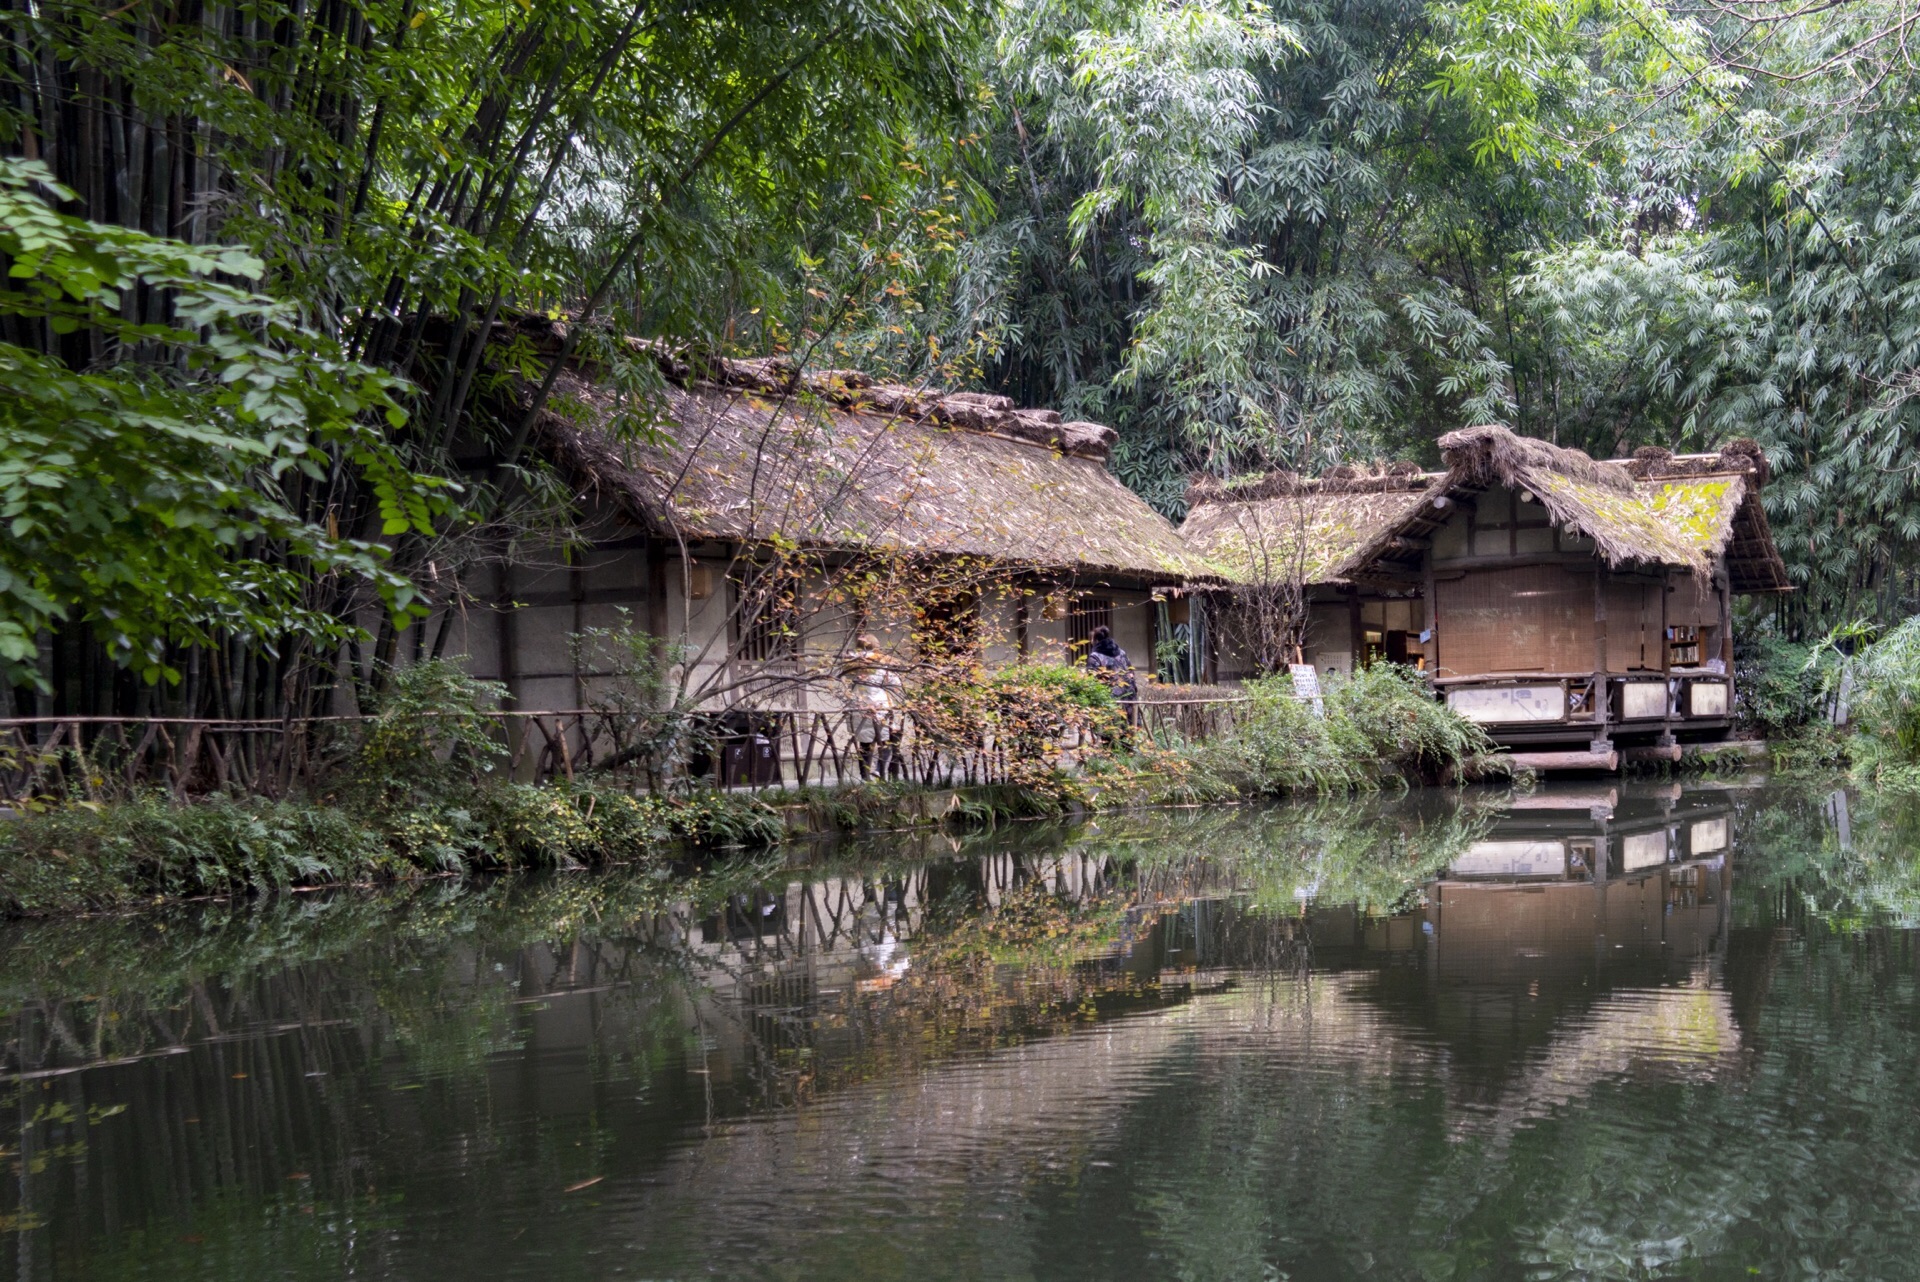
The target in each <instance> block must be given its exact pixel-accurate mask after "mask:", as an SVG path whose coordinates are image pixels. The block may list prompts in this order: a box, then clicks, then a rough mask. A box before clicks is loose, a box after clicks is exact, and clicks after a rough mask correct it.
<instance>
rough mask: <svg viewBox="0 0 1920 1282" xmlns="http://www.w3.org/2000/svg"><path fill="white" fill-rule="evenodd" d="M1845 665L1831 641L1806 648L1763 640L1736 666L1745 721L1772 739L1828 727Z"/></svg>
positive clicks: (1770, 638)
mask: <svg viewBox="0 0 1920 1282" xmlns="http://www.w3.org/2000/svg"><path fill="white" fill-rule="evenodd" d="M1840 662H1841V656H1840V653H1839V651H1838V650H1836V649H1835V648H1834V646H1833V645H1832V644H1831V639H1829V640H1828V641H1822V642H1819V643H1817V644H1804V643H1801V642H1796V641H1787V640H1784V639H1782V638H1780V637H1773V636H1763V637H1760V638H1759V639H1758V640H1756V641H1755V642H1754V644H1753V645H1752V646H1751V647H1750V648H1749V649H1748V651H1747V652H1746V654H1744V655H1743V656H1742V657H1741V659H1740V661H1739V662H1738V664H1737V665H1736V668H1737V671H1736V676H1737V677H1738V680H1736V681H1735V682H1734V688H1735V690H1736V691H1737V692H1738V696H1739V700H1740V706H1739V707H1738V709H1736V711H1737V713H1738V715H1739V717H1740V719H1741V720H1742V721H1743V722H1745V723H1746V724H1747V725H1748V726H1749V727H1750V728H1751V729H1752V730H1754V731H1756V732H1758V733H1759V734H1762V735H1764V736H1766V737H1767V738H1769V739H1780V738H1786V737H1788V736H1791V735H1796V734H1800V733H1802V732H1803V731H1805V730H1806V729H1807V728H1809V727H1811V726H1815V725H1818V724H1821V723H1823V722H1824V721H1825V720H1826V717H1827V706H1828V701H1829V699H1830V698H1831V692H1832V689H1833V685H1834V683H1835V681H1836V680H1837V678H1838V675H1839V672H1838V669H1839V665H1840Z"/></svg>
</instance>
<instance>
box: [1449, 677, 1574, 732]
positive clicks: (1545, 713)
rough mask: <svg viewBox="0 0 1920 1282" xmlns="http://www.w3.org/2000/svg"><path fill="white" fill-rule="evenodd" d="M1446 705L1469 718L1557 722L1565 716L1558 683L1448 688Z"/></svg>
mask: <svg viewBox="0 0 1920 1282" xmlns="http://www.w3.org/2000/svg"><path fill="white" fill-rule="evenodd" d="M1447 706H1448V707H1449V708H1452V709H1453V710H1454V711H1455V712H1457V713H1459V714H1460V715H1461V716H1463V717H1465V718H1466V719H1467V720H1469V721H1478V722H1482V723H1489V722H1498V721H1558V720H1560V719H1561V718H1562V717H1563V716H1565V715H1566V711H1567V710H1566V696H1565V695H1563V694H1562V693H1561V691H1560V687H1559V686H1557V685H1556V686H1477V687H1468V688H1467V689H1464V690H1449V691H1448V692H1447Z"/></svg>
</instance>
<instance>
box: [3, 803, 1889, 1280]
mask: <svg viewBox="0 0 1920 1282" xmlns="http://www.w3.org/2000/svg"><path fill="white" fill-rule="evenodd" d="M1916 834H1920V808H1916V807H1915V806H1914V805H1913V804H1912V803H1906V804H1901V803H1896V802H1892V801H1885V800H1882V801H1878V802H1873V801H1868V800H1864V799H1862V798H1860V797H1852V798H1849V797H1847V796H1846V795H1845V794H1842V793H1837V792H1827V791H1824V790H1818V789H1805V788H1797V787H1790V786H1785V785H1776V784H1771V783H1769V784H1763V785H1758V786H1748V787H1723V786H1715V787H1693V786H1689V787H1687V788H1686V789H1685V790H1682V789H1681V788H1680V787H1679V786H1677V785H1670V786H1644V785H1636V786H1629V787H1622V788H1618V789H1615V788H1603V787H1599V786H1590V787H1586V788H1584V789H1570V788H1554V789H1546V790H1542V791H1540V792H1537V793H1535V794H1533V795H1531V796H1528V797H1521V798H1517V799H1516V798H1512V797H1508V796H1506V795H1505V794H1486V793H1472V792H1470V793H1466V794H1423V795H1420V796H1416V797H1414V798H1410V799H1407V800H1405V801H1382V802H1342V803H1340V804H1338V805H1325V806H1320V807H1292V808H1275V809H1270V810H1234V811H1188V812H1175V813H1165V814H1156V815H1148V816H1137V817H1123V818H1117V819H1103V820H1102V821H1101V822H1099V823H1098V824H1096V825H1089V826H1081V827H1077V828H1076V827H1051V826H1043V825H1018V826H1016V827H1015V828H1014V829H1013V830H1011V831H1001V832H998V833H992V834H983V835H977V836H972V837H967V838H964V839H957V838H949V837H946V836H944V835H939V836H926V835H922V836H918V837H911V838H901V839H899V840H897V841H894V842H892V843H891V844H887V843H880V844H876V845H870V846H868V847H864V848H860V849H843V850H839V851H832V852H813V853H812V854H811V855H810V856H809V859H810V861H811V862H810V863H809V864H808V866H806V867H804V868H799V869H797V870H796V868H794V867H793V866H791V865H790V866H788V867H785V868H782V867H780V866H779V865H778V864H775V863H768V864H765V865H762V866H759V867H757V868H749V869H745V870H740V871H736V872H731V873H728V874H725V875H724V876H721V875H716V876H715V877H713V878H711V879H710V880H709V881H708V882H707V884H706V885H704V886H703V887H702V888H700V889H699V890H698V891H697V892H695V893H693V895H692V897H691V898H686V897H684V896H686V895H687V894H688V892H687V891H686V890H685V889H684V888H683V887H676V886H671V885H668V884H667V883H665V882H663V881H660V880H656V879H654V878H650V877H625V876H619V875H608V876H586V875H575V876H571V877H564V878H556V879H551V880H546V881H541V882H524V881H523V882H512V883H506V882H502V883H493V884H488V885H484V886H467V887H457V886H453V885H448V884H434V885H430V886H426V887H422V888H416V889H413V890H410V891H407V892H403V893H387V894H378V895H374V894H338V895H330V896H301V897H297V898H296V899H295V900H293V901H291V902H284V903H279V904H273V905H244V906H214V907H211V908H201V909H197V910H195V911H192V912H184V911H177V912H171V913H167V914H162V915H155V916H151V917H141V918H134V919H126V918H121V919H110V920H98V921H86V922H64V923H43V924H33V925H23V926H16V927H12V928H9V929H7V930H6V931H5V932H4V934H3V935H0V1000H3V1001H4V1004H5V1009H6V1020H7V1024H6V1027H7V1029H8V1033H7V1042H6V1047H5V1063H4V1065H0V1070H3V1071H4V1074H5V1078H6V1080H5V1085H4V1090H5V1093H6V1094H5V1097H4V1099H0V1115H3V1116H4V1118H5V1120H4V1121H3V1122H0V1132H4V1133H3V1134H0V1143H4V1145H5V1157H6V1164H5V1167H4V1169H0V1189H3V1190H4V1191H3V1192H0V1217H3V1218H0V1230H4V1231H3V1232H0V1259H4V1260H5V1261H6V1263H5V1264H4V1265H0V1274H4V1273H5V1272H7V1271H9V1270H11V1271H12V1273H13V1275H14V1276H16V1277H19V1278H22V1279H26V1278H34V1279H40V1278H92V1279H109V1278H112V1279H119V1278H147V1279H186V1278H192V1279H207V1280H211V1282H241V1280H243V1279H244V1280H247V1282H253V1280H255V1279H281V1278H284V1279H321V1278H327V1279H333V1278H345V1277H350V1276H351V1277H356V1278H370V1279H409V1280H415V1279H417V1280H420V1282H438V1280H441V1279H448V1280H451V1279H482V1278H485V1279H496V1278H497V1279H521V1278H525V1279H542V1280H543V1282H568V1280H572V1279H615V1278H653V1279H666V1278H696V1277H723V1278H754V1279H789V1278H792V1279H883V1278H885V1279H894V1278H900V1279H911V1280H912V1282H934V1280H936V1279H947V1278H1011V1279H1024V1278H1034V1279H1114V1278H1167V1279H1269V1278H1346V1277H1369V1278H1420V1279H1440V1278H1530V1279H1546V1278H1562V1277H1566V1278H1573V1277H1604V1278H1642V1277H1686V1278H1747V1277H1752V1276H1763V1277H1769V1278H1782V1277H1815V1276H1819V1277H1844V1278H1912V1277H1920V1107H1917V1106H1920V990H1917V988H1916V973H1917V965H1916V961H1917V956H1916V949H1915V927H1916V924H1917V923H1920V862H1917V859H1916V841H1917V837H1916Z"/></svg>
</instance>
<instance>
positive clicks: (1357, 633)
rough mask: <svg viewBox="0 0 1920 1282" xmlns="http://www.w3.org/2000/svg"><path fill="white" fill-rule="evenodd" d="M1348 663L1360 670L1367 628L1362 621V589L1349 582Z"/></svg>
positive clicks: (1356, 670) (1354, 669) (1364, 650)
mask: <svg viewBox="0 0 1920 1282" xmlns="http://www.w3.org/2000/svg"><path fill="white" fill-rule="evenodd" d="M1346 591H1347V655H1348V659H1347V663H1348V666H1349V667H1351V668H1352V670H1353V671H1355V672H1358V671H1360V656H1361V655H1362V654H1364V653H1365V652H1366V644H1367V635H1366V634H1367V630H1366V628H1365V627H1364V626H1363V625H1362V624H1361V622H1360V589H1359V588H1356V587H1354V586H1353V584H1351V583H1349V584H1347V588H1346Z"/></svg>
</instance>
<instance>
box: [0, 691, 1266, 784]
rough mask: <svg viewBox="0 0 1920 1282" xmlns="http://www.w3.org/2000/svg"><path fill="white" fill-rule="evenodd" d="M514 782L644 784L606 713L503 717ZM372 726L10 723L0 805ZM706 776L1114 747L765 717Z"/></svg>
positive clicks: (309, 752)
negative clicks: (605, 780) (613, 781)
mask: <svg viewBox="0 0 1920 1282" xmlns="http://www.w3.org/2000/svg"><path fill="white" fill-rule="evenodd" d="M1245 706H1246V703H1245V701H1244V700H1238V699H1192V700H1174V701H1164V702H1146V703H1141V704H1140V705H1138V708H1137V712H1136V722H1137V724H1136V727H1135V729H1134V731H1133V734H1134V735H1135V736H1137V737H1140V738H1145V739H1150V740H1151V741H1153V742H1155V743H1159V744H1166V743H1170V742H1173V741H1175V740H1177V739H1179V740H1188V741H1197V740H1203V739H1207V738H1210V737H1212V736H1214V735H1217V734H1220V733H1222V732H1223V731H1225V730H1227V729H1229V728H1230V727H1231V726H1232V725H1233V724H1234V723H1235V722H1236V721H1237V720H1238V719H1239V717H1240V715H1241V713H1242V711H1243V709H1244V708H1245ZM489 715H490V717H491V718H492V719H493V720H494V721H496V722H497V723H498V724H499V727H500V737H501V739H502V741H503V744H504V746H505V750H506V773H507V774H508V775H509V776H510V777H511V778H514V779H519V780H522V781H527V782H544V781H550V780H558V779H569V780H570V779H577V778H582V777H607V778H616V779H620V780H622V781H625V782H638V781H640V780H642V779H643V778H644V772H643V770H642V768H641V766H640V764H639V763H638V761H637V758H636V756H635V754H634V753H633V752H631V751H630V750H628V747H627V745H628V744H629V743H630V742H631V740H632V738H633V727H632V725H630V724H629V723H627V722H625V721H623V719H622V718H621V717H620V716H619V715H618V714H614V713H607V712H601V711H596V710H578V709H576V710H570V711H557V712H498V713H492V714H489ZM361 724H363V723H362V721H361V719H360V718H353V717H315V718H308V719H300V720H292V719H289V720H282V721H215V720H191V719H184V718H169V717H40V718H32V717H29V718H22V719H17V720H8V721H0V802H19V801H23V800H26V799H29V798H32V797H39V796H54V797H66V798H73V799H83V800H98V799H101V798H104V797H110V796H116V795H123V794H125V793H127V792H129V791H133V790H135V789H139V788H163V789H165V790H167V791H168V792H171V793H172V794H173V795H175V796H177V797H182V798H184V797H188V796H195V795H202V794H206V793H214V792H232V793H251V794H256V795H260V796H267V797H278V796H284V795H286V794H287V793H288V792H290V791H293V790H296V789H306V788H311V787H313V786H315V785H317V784H319V783H320V782H322V781H323V780H324V779H325V777H326V776H327V774H328V772H329V771H330V770H331V769H334V768H336V767H337V766H339V765H340V764H341V763H343V762H344V761H345V760H346V758H347V756H348V754H349V751H350V749H351V747H352V744H353V743H354V742H355V740H356V739H357V736H358V731H359V728H360V726H361ZM706 739H707V741H708V742H707V749H706V750H703V751H702V752H700V753H698V754H696V760H695V763H694V767H693V770H694V773H695V775H696V777H697V778H699V779H701V780H703V781H704V782H706V783H709V784H714V785H718V786H721V787H728V788H766V787H832V786H835V785H838V784H844V783H852V782H856V781H858V780H862V779H874V778H885V779H900V780H906V781H911V782H914V783H920V784H925V785H930V786H939V787H960V786H966V785H973V784H987V783H999V782H1004V781H1005V780H1006V779H1008V778H1009V777H1010V776H1011V775H1012V774H1013V773H1014V772H1016V771H1017V769H1018V767H1019V766H1020V765H1021V764H1022V762H1023V761H1026V762H1031V761H1032V760H1033V759H1034V753H1035V752H1036V751H1038V752H1039V753H1040V754H1041V755H1042V757H1043V758H1051V759H1054V760H1057V761H1058V763H1059V764H1061V765H1063V766H1066V767H1068V768H1071V767H1072V766H1073V765H1075V764H1076V763H1077V762H1078V761H1079V760H1081V759H1083V758H1084V757H1085V756H1086V755H1087V754H1088V753H1089V752H1091V751H1095V750H1098V749H1100V748H1101V747H1102V746H1103V745H1102V744H1100V743H1099V742H1098V741H1096V740H1095V739H1093V738H1092V737H1090V736H1087V735H1085V734H1075V733H1073V732H1071V731H1069V732H1067V733H1065V734H1063V735H1062V736H1060V737H1059V738H1058V739H1057V740H1055V741H1053V742H1051V743H1048V744H1044V745H1040V746H1039V747H1038V748H1036V746H1035V745H1033V744H1031V743H1024V744H1022V745H1020V746H1019V748H1018V753H1019V756H1017V757H1016V755H1015V754H1016V749H1015V747H1014V745H1011V744H1009V743H1006V742H1002V741H998V740H996V738H995V737H994V736H993V735H992V734H991V733H988V734H985V735H983V736H980V737H978V738H969V739H965V740H960V741H955V740H954V739H951V738H947V737H942V736H940V735H937V734H934V733H930V732H928V731H926V730H924V729H923V728H922V727H921V726H919V725H917V724H916V723H915V721H914V719H913V717H912V716H911V715H909V714H908V713H905V712H900V711H895V712H890V713H883V714H879V715H875V714H873V713H869V712H865V711H861V710H858V709H840V710H822V711H812V710H795V709H761V710H754V711H751V712H738V713H732V714H726V715H724V716H716V717H715V718H713V720H712V722H711V729H710V733H709V734H708V735H707V736H706Z"/></svg>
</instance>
